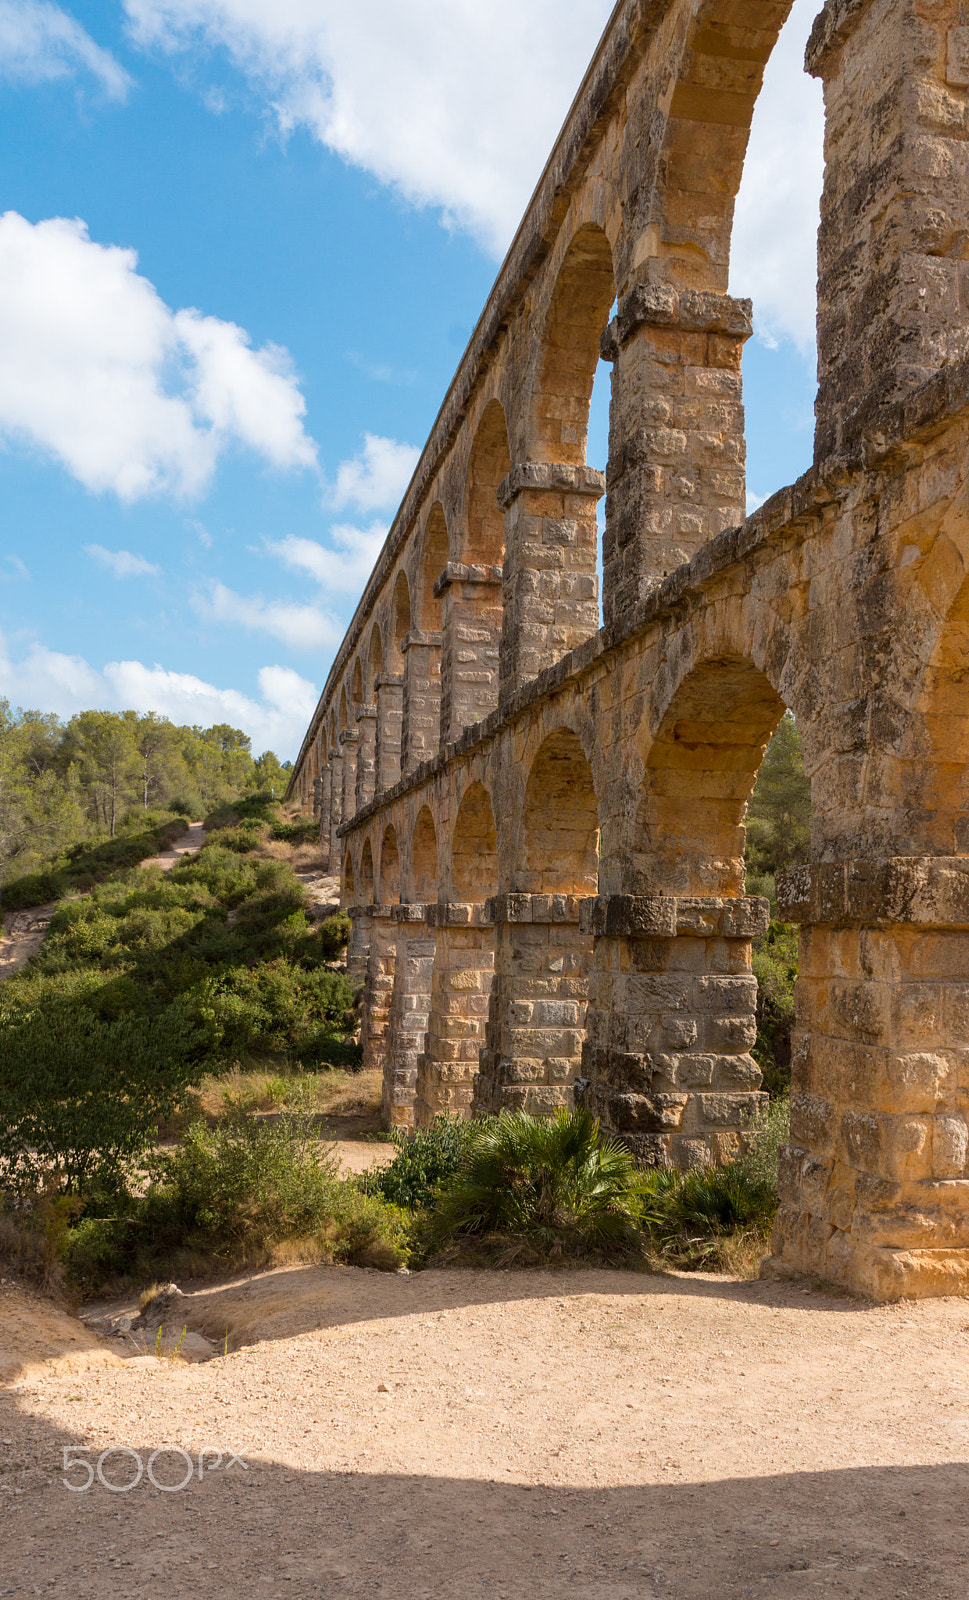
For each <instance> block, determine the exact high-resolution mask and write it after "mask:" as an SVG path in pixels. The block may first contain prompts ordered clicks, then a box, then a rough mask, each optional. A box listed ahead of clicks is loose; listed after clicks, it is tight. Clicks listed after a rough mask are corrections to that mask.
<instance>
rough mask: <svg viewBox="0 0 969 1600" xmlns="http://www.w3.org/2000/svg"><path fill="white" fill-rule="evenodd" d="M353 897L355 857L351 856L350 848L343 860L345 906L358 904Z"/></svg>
mask: <svg viewBox="0 0 969 1600" xmlns="http://www.w3.org/2000/svg"><path fill="white" fill-rule="evenodd" d="M353 896H354V883H353V857H352V855H351V854H350V851H349V848H348V849H347V853H346V855H345V856H344V858H343V904H344V906H352V905H355V904H356V901H355V900H354V898H353Z"/></svg>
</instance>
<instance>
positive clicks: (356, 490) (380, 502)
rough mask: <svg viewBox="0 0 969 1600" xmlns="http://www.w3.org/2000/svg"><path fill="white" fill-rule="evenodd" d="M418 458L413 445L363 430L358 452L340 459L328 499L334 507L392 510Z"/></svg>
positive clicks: (417, 451)
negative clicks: (361, 442)
mask: <svg viewBox="0 0 969 1600" xmlns="http://www.w3.org/2000/svg"><path fill="white" fill-rule="evenodd" d="M419 458H420V450H418V449H417V447H416V446H415V445H412V444H401V443H400V442H399V441H398V440H397V439H383V438H381V437H380V435H379V434H377V433H366V434H364V438H363V449H362V450H361V451H360V452H359V454H357V455H355V456H353V457H351V459H350V460H349V461H341V463H340V465H339V467H338V468H337V474H336V483H335V484H334V486H333V488H332V489H331V490H330V492H329V494H328V496H327V500H328V503H329V504H330V505H331V506H332V507H333V508H334V510H336V511H341V510H342V509H343V508H344V506H355V507H356V509H357V510H358V511H391V510H395V509H396V507H397V506H398V505H399V504H400V501H401V498H402V496H403V493H404V490H405V489H406V488H407V485H408V483H409V482H410V480H411V475H412V474H413V471H414V468H415V467H416V466H417V463H418V460H419Z"/></svg>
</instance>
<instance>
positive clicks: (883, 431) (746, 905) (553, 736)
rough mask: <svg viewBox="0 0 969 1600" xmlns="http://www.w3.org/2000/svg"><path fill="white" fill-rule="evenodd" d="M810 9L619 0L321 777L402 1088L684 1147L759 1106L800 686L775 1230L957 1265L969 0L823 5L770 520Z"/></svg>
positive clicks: (395, 1089)
mask: <svg viewBox="0 0 969 1600" xmlns="http://www.w3.org/2000/svg"><path fill="white" fill-rule="evenodd" d="M789 11H790V0H756V3H754V0H751V3H750V4H749V5H738V4H737V0H621V3H620V4H619V5H617V7H616V9H615V11H614V13H613V15H612V17H611V19H610V22H609V25H608V27H607V29H606V32H605V34H604V35H603V38H602V41H601V43H600V45H599V48H598V50H597V51H596V54H595V57H594V59H593V61H592V63H591V65H590V68H589V71H588V73H587V74H586V77H585V78H584V80H583V83H582V87H581V89H580V92H579V94H578V96H577V98H576V100H575V102H574V104H573V106H572V109H571V110H570V112H569V115H568V118H567V120H566V123H565V126H564V127H563V129H562V132H561V135H560V137H559V139H558V141H557V142H556V145H555V147H554V149H553V151H552V154H551V156H550V158H549V161H548V164H547V166H546V168H545V170H544V172H543V173H542V175H541V178H540V180H539V183H538V187H537V188H536V190H535V193H534V195H533V198H532V200H531V202H530V204H529V208H528V211H527V213H526V216H525V218H524V220H523V222H522V226H521V228H520V229H519V231H518V234H517V235H516V237H515V240H514V242H513V244H512V247H511V250H510V251H509V254H508V256H507V258H506V260H505V263H504V265H503V266H502V268H501V271H500V272H499V274H498V278H497V281H496V283H495V286H494V288H493V290H492V292H491V294H490V295H489V297H488V300H487V303H486V305H485V307H484V309H483V312H482V315H481V318H480V320H479V322H478V325H477V327H476V329H475V331H474V333H473V335H472V337H471V340H470V342H469V344H468V347H467V350H466V352H465V354H464V356H463V358H462V360H461V363H460V365H459V367H458V370H457V372H456V374H455V376H454V379H453V381H452V383H451V385H450V387H449V389H448V392H447V394H446V396H445V397H444V401H443V404H442V407H441V410H440V413H439V415H438V418H437V420H436V422H435V424H434V427H433V429H432V430H431V434H430V437H429V438H428V441H427V444H426V446H425V449H424V451H423V454H422V456H421V459H420V461H419V463H418V466H417V469H416V471H415V474H414V477H413V480H412V482H411V484H410V487H409V488H408V490H407V493H406V495H405V497H404V500H403V502H402V504H401V507H400V510H399V512H398V514H397V516H396V518H395V519H394V522H393V524H392V526H391V528H390V530H389V533H388V537H387V541H386V543H385V545H384V548H383V550H382V552H381V554H380V557H379V558H378V561H377V564H376V566H375V568H374V571H373V574H372V576H371V578H370V580H369V581H368V583H367V585H366V587H365V590H364V593H363V595H362V597H361V600H360V603H359V605H358V607H357V610H356V613H355V615H354V619H353V622H352V624H351V626H350V629H349V631H348V633H347V635H346V638H345V640H344V641H343V643H342V645H341V646H340V648H339V650H338V651H337V654H336V658H335V660H334V663H333V667H332V670H331V672H330V674H329V677H328V679H327V682H326V685H325V687H324V690H323V694H322V696H321V699H320V703H319V706H318V708H317V710H316V712H315V713H314V716H313V718H312V720H311V723H310V726H309V728H308V729H307V733H306V739H305V741H304V745H303V748H302V751H301V753H300V756H299V760H298V762H297V765H296V769H295V772H294V776H293V783H292V792H293V793H298V794H300V795H301V796H302V799H303V803H304V804H305V805H306V807H307V809H309V808H310V807H315V808H316V812H317V814H318V815H319V821H320V837H321V841H327V842H328V846H327V847H328V849H329V859H330V862H331V864H332V865H333V866H334V867H338V868H339V870H340V872H341V874H342V889H343V902H344V904H345V905H346V906H347V907H348V908H349V909H350V910H351V913H352V916H353V935H352V938H351V944H350V957H349V964H350V970H351V976H352V977H353V979H354V981H355V982H357V983H359V984H361V985H363V986H364V1000H363V1009H364V1022H363V1039H364V1048H365V1052H366V1057H367V1061H368V1064H370V1065H372V1066H374V1067H379V1068H380V1069H381V1070H382V1072H383V1076H384V1109H385V1116H386V1119H387V1121H388V1123H390V1124H394V1125H397V1126H402V1127H411V1126H414V1125H415V1124H418V1123H419V1124H426V1123H427V1122H428V1121H430V1120H432V1119H433V1117H434V1116H435V1115H436V1114H437V1113H439V1112H441V1111H447V1112H450V1113H454V1114H457V1115H475V1114H479V1113H481V1112H485V1111H494V1110H500V1109H502V1108H505V1107H516V1106H517V1107H524V1108H525V1109H527V1110H528V1111H532V1112H535V1113H537V1114H541V1115H544V1114H547V1113H550V1112H552V1111H554V1110H556V1109H557V1108H559V1107H562V1106H569V1105H572V1104H574V1103H575V1102H576V1101H579V1102H580V1103H582V1104H583V1105H587V1106H589V1107H591V1108H592V1109H593V1110H594V1111H595V1113H596V1115H597V1116H599V1117H600V1119H601V1121H602V1123H603V1124H604V1126H605V1127H606V1128H607V1129H609V1130H610V1131H611V1132H613V1133H614V1134H615V1135H617V1136H618V1137H619V1138H621V1139H623V1140H625V1141H626V1143H627V1144H628V1145H629V1147H630V1148H631V1149H632V1150H633V1151H634V1152H635V1153H636V1155H637V1156H638V1157H639V1159H640V1160H642V1161H644V1162H647V1163H652V1164H669V1163H675V1164H677V1165H679V1166H681V1167H687V1166H690V1165H691V1164H693V1163H695V1162H698V1161H703V1162H707V1161H722V1160H724V1159H726V1158H728V1157H729V1156H730V1155H731V1154H733V1153H734V1152H735V1151H736V1150H737V1149H738V1147H739V1145H740V1143H741V1142H742V1140H743V1137H744V1133H745V1130H746V1129H747V1128H748V1127H749V1125H750V1120H751V1118H752V1117H753V1116H754V1115H755V1114H756V1112H757V1111H758V1109H759V1108H760V1107H761V1106H762V1104H763V1095H762V1091H761V1088H760V1073H759V1071H758V1068H757V1066H756V1063H755V1062H754V1060H753V1058H752V1055H751V1046H752V1043H753V1040H754V1033H755V1005H756V985H755V982H754V978H753V975H752V972H751V947H752V941H753V940H754V939H755V938H757V937H758V936H759V935H760V934H761V933H762V932H763V930H764V927H765V922H766V915H767V913H766V907H765V904H764V902H762V901H759V900H757V899H755V898H751V897H749V896H747V895H746V894H745V892H744V891H745V884H744V867H743V857H744V840H745V833H744V819H745V813H746V806H747V802H748V800H749V797H750V794H751V792H752V789H753V785H754V782H755V779H756V775H757V769H758V767H759V765H760V762H761V760H762V758H763V752H764V750H765V748H766V745H767V742H768V740H769V739H770V737H771V734H772V733H773V731H774V729H775V728H776V726H777V724H778V722H779V720H780V718H781V717H782V716H783V714H784V712H785V709H788V710H790V711H791V712H793V714H794V716H795V718H796V720H797V724H798V728H799V731H800V733H801V737H802V746H803V751H804V761H805V769H806V771H807V773H808V775H809V777H810V780H811V797H812V813H813V820H812V829H811V843H810V865H809V867H807V868H805V869H803V870H799V871H798V872H795V873H794V874H793V875H792V876H791V877H790V878H789V880H788V881H787V882H786V883H785V885H784V886H783V895H782V899H783V906H784V908H785V915H787V916H789V917H790V919H791V920H792V921H796V922H797V923H798V924H799V926H800V948H801V958H800V959H801V965H800V974H801V975H800V980H799V985H798V991H797V1027H796V1046H795V1056H794V1063H793V1069H792V1070H793V1093H792V1131H791V1142H790V1145H789V1147H788V1148H787V1149H786V1150H785V1152H784V1154H783V1159H782V1163H781V1173H780V1181H781V1192H782V1204H781V1208H780V1211H779V1213H778V1218H777V1226H776V1230H775V1235H774V1243H773V1257H772V1260H773V1265H774V1268H775V1269H776V1270H777V1271H781V1272H803V1273H807V1274H809V1275H811V1276H817V1277H822V1278H827V1279H832V1280H834V1281H836V1282H838V1283H840V1284H842V1285H844V1286H845V1287H846V1288H848V1289H850V1290H854V1291H857V1292H860V1293H863V1294H869V1295H874V1296H876V1297H877V1298H880V1299H892V1298H899V1297H903V1296H919V1295H933V1294H954V1293H957V1294H961V1293H967V1292H969V782H967V778H966V774H967V773H969V691H967V688H966V684H967V681H969V678H967V669H969V332H967V330H969V311H967V308H969V276H967V274H969V266H967V261H969V244H967V241H969V159H967V155H966V152H967V150H969V42H967V41H969V14H967V11H966V5H965V0H829V3H828V4H827V5H825V6H824V7H823V9H822V11H821V14H820V16H819V18H818V20H817V23H816V24H815V28H814V31H813V33H812V37H811V42H810V45H809V48H808V54H807V67H808V70H809V71H810V72H812V73H814V74H815V75H817V76H818V77H820V79H821V80H822V82H823V85H824V97H825V115H826V165H825V177H824V193H823V198H822V207H821V232H820V238H819V251H818V260H819V284H818V336H819V374H820V386H819V390H818V397H817V407H816V412H817V417H816V431H815V457H814V464H813V466H812V468H811V470H810V471H809V472H807V473H806V474H805V475H804V476H803V477H802V478H801V479H799V481H798V482H797V483H795V484H793V485H791V486H789V487H787V488H782V489H779V490H778V492H777V493H776V494H774V495H773V496H772V498H771V499H769V500H768V501H767V502H766V504H764V505H763V506H761V507H760V509H759V510H758V511H757V512H755V513H754V515H753V516H751V517H745V514H744V502H745V481H744V457H745V445H744V414H743V386H742V361H743V348H744V343H745V341H746V340H747V339H748V337H749V335H750V331H751V327H752V308H751V305H750V302H749V301H746V300H743V299H738V298H734V297H733V296H732V295H730V294H729V293H728V282H729V268H730V235H731V227H732V221H733V213H734V204H735V199H736V194H737V189H738V187H739V183H740V178H741V173H742V170H743V163H744V157H745V152H746V147H747V139H748V134H749V128H750V120H751V116H752V114H753V109H754V105H755V103H756V99H757V95H758V93H759V90H760V86H761V81H762V77H763V70H764V66H765V64H766V62H767V60H768V59H769V57H770V53H771V50H772V49H773V47H774V44H775V41H776V39H777V36H778V33H779V31H780V29H781V27H782V25H783V23H784V21H785V19H786V17H787V16H788V13H789ZM600 357H602V358H604V359H605V360H607V361H608V362H610V363H611V365H612V390H611V407H610V424H609V459H608V462H607V463H606V471H605V475H603V473H602V472H601V471H600V470H599V468H600V466H601V463H599V464H596V463H591V462H589V461H588V460H587V458H586V435H587V429H588V415H589V401H590V396H591V393H592V386H593V381H594V378H595V373H596V366H597V363H598V361H599V359H600ZM603 490H605V527H604V529H603V531H602V535H601V542H600V536H599V532H598V528H597V504H598V503H599V502H600V501H601V497H602V494H603ZM598 571H601V573H602V596H601V599H602V616H603V619H604V620H603V624H602V626H600V624H599V609H598V607H599V592H598V578H597V572H598ZM398 889H399V897H400V904H399V905H393V906H389V905H388V904H387V901H388V900H391V899H393V898H394V894H395V893H396V892H397V891H398Z"/></svg>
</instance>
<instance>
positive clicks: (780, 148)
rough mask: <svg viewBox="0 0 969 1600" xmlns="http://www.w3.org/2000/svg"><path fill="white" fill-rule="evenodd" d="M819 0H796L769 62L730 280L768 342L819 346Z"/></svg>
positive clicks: (804, 349)
mask: <svg viewBox="0 0 969 1600" xmlns="http://www.w3.org/2000/svg"><path fill="white" fill-rule="evenodd" d="M817 10H818V0H795V3H794V8H793V10H792V11H791V15H790V17H789V18H788V20H787V23H786V24H785V26H784V29H783V31H782V33H781V36H780V39H779V40H778V42H777V46H776V49H775V50H774V54H773V55H772V57H771V59H770V61H769V62H768V65H767V72H766V74H765V77H764V87H763V90H762V91H761V95H760V98H759V100H758V102H757V107H756V109H755V111H754V123H753V127H752V129H751V136H750V147H749V149H748V152H747V161H746V164H745V166H744V176H743V182H742V183H741V186H740V193H739V194H738V196H737V208H736V213H735V216H734V232H733V256H732V260H731V272H730V287H731V291H732V292H733V293H734V294H739V295H750V296H751V297H752V299H753V302H754V324H755V327H756V329H757V332H758V334H759V336H760V337H761V338H763V339H764V340H765V341H766V342H767V343H768V344H770V343H776V342H777V341H778V340H780V339H790V340H792V341H793V343H794V344H796V345H797V347H798V349H799V350H800V351H801V353H802V354H803V355H809V354H811V353H813V350H814V339H815V305H816V298H817V296H816V285H817V231H818V221H819V215H820V210H819V202H820V196H821V180H822V176H823V173H824V104H823V98H822V92H821V85H820V83H817V82H816V81H815V80H814V79H813V78H809V77H808V76H807V74H806V73H805V71H804V46H805V44H806V43H807V37H808V34H809V33H810V31H811V25H812V23H813V21H814V18H815V15H816V14H817Z"/></svg>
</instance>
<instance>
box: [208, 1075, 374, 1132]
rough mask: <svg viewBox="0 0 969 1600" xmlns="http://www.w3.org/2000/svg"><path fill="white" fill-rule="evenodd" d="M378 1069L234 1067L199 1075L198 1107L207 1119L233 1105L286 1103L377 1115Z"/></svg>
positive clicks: (257, 1107) (263, 1107) (335, 1113)
mask: <svg viewBox="0 0 969 1600" xmlns="http://www.w3.org/2000/svg"><path fill="white" fill-rule="evenodd" d="M380 1100H381V1075H380V1073H379V1071H374V1072H344V1071H342V1070H340V1069H339V1068H337V1067H333V1068H330V1069H329V1070H327V1071H325V1072H283V1071H280V1070H279V1069H278V1068H274V1067H272V1066H266V1067H250V1068H248V1069H246V1070H243V1069H242V1068H236V1069H234V1070H233V1071H232V1072H227V1073H223V1074H222V1075H220V1076H218V1077H215V1076H212V1075H209V1076H207V1077H205V1078H203V1080H202V1084H201V1087H200V1090H199V1101H200V1110H201V1112H202V1114H203V1115H204V1116H205V1117H206V1118H207V1119H208V1120H209V1121H214V1120H215V1119H216V1118H218V1117H220V1116H222V1115H224V1114H225V1112H226V1111H228V1110H231V1109H232V1108H233V1107H240V1108H241V1109H243V1110H246V1111H284V1110H286V1108H287V1107H288V1106H291V1105H299V1106H300V1108H301V1109H303V1110H306V1111H311V1112H314V1113H315V1114H316V1115H318V1116H326V1117H360V1118H366V1119H367V1120H370V1119H377V1118H379V1115H380Z"/></svg>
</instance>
